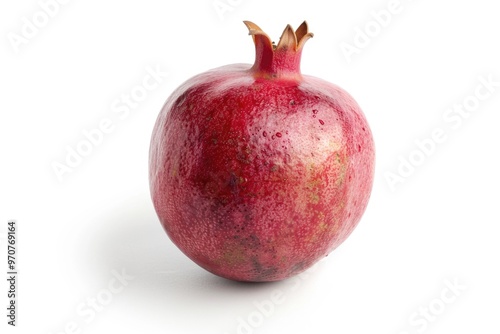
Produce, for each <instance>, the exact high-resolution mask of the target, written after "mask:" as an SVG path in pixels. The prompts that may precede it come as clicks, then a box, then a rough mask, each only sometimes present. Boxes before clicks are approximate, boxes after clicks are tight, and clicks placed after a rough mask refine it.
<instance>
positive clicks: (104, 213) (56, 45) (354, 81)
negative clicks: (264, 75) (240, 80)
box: [0, 0, 500, 334]
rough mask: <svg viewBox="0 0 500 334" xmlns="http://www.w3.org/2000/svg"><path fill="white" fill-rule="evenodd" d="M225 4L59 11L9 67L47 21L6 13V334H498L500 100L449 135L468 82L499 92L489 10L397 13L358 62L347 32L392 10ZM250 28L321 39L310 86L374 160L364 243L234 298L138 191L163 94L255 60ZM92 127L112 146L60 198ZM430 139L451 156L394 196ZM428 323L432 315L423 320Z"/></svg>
mask: <svg viewBox="0 0 500 334" xmlns="http://www.w3.org/2000/svg"><path fill="white" fill-rule="evenodd" d="M61 2H62V1H61ZM221 2H223V3H231V4H233V5H231V6H232V7H231V10H230V11H229V10H228V11H226V12H225V13H223V15H222V16H219V15H218V13H217V11H216V10H215V9H214V7H213V3H214V0H206V1H152V0H149V1H117V0H114V1H96V0H89V1H76V0H74V1H68V3H67V4H64V5H60V8H59V11H58V12H57V13H55V14H54V16H53V17H51V18H50V19H49V20H48V22H47V25H46V26H45V27H43V28H40V29H39V31H38V33H37V34H36V36H33V37H31V38H30V39H28V40H27V43H26V44H22V45H20V46H19V50H18V51H19V52H15V48H14V47H13V46H12V44H11V42H10V41H9V38H8V36H12V35H8V34H9V33H16V34H20V33H21V29H22V26H23V24H24V23H23V19H22V18H23V17H26V18H29V19H30V20H32V16H33V15H36V14H37V13H38V12H40V10H41V7H40V5H39V3H38V2H37V1H26V0H24V1H16V2H13V1H9V2H7V1H4V2H2V4H1V5H0V22H1V24H0V27H1V28H0V29H1V35H2V36H3V37H2V40H1V42H0V54H1V59H2V61H1V63H0V73H1V75H0V89H1V90H0V91H1V92H2V94H1V99H0V115H1V116H0V149H1V151H0V153H1V156H2V158H3V159H2V162H1V164H0V181H1V183H0V186H1V192H0V223H1V227H0V228H1V230H0V232H1V233H2V235H1V236H2V237H5V231H6V223H7V220H8V219H16V220H17V222H18V226H19V228H18V230H19V235H18V236H19V244H18V246H19V254H18V257H19V272H20V277H19V286H18V289H19V299H18V303H19V309H18V326H17V327H16V328H11V327H10V326H7V325H6V317H5V315H4V312H6V311H2V316H1V319H3V320H2V323H1V325H0V326H1V328H2V329H1V332H2V333H43V334H48V333H54V334H55V333H204V334H211V333H221V334H224V333H228V334H234V333H290V334H292V333H318V334H319V333H344V334H348V333H353V334H354V333H356V334H358V333H372V334H376V333H384V334H387V333H394V334H401V333H409V334H414V333H422V332H427V333H486V332H488V333H498V332H499V331H500V324H499V322H498V314H499V313H500V304H499V303H498V300H499V298H500V286H499V282H500V271H499V267H498V263H500V261H499V257H500V243H499V242H498V236H499V232H500V228H499V224H500V214H499V212H498V201H499V199H500V198H499V197H500V196H499V191H498V189H499V188H500V177H499V173H498V171H499V170H500V160H499V159H498V154H499V153H498V152H499V150H498V144H499V143H500V132H499V131H498V125H499V124H500V116H499V111H500V87H498V86H497V87H495V88H494V92H493V93H492V94H490V96H489V97H488V98H485V99H484V101H481V102H480V105H479V107H478V108H477V109H476V110H475V111H474V112H472V113H471V114H470V117H469V118H467V119H465V120H464V121H463V122H462V123H460V124H458V123H456V128H453V127H452V125H453V124H455V123H454V122H455V121H454V122H453V123H450V122H446V121H445V120H444V119H443V115H445V114H446V112H447V109H448V108H452V107H453V106H454V104H457V103H462V102H463V101H464V100H466V101H469V102H471V101H472V102H473V100H472V99H469V97H470V96H471V95H474V93H475V90H476V87H478V85H480V81H479V77H481V76H482V77H484V78H487V77H488V76H492V78H493V80H494V81H495V80H496V82H499V81H500V68H499V66H500V65H499V59H500V44H499V43H498V31H500V21H499V20H498V10H497V9H496V7H495V5H494V4H493V2H492V1H487V0H475V1H471V0H469V1H462V2H456V1H449V0H448V1H439V2H436V1H429V0H420V1H410V0H401V2H400V8H399V12H398V13H397V14H394V15H392V19H391V21H390V22H389V23H388V24H386V26H385V27H382V28H381V29H380V31H379V32H378V35H377V36H374V37H373V38H371V41H370V43H369V45H367V46H366V47H363V48H360V49H359V53H358V54H354V55H353V56H352V59H351V61H350V62H348V61H347V58H346V57H345V56H344V55H343V53H342V51H341V45H342V43H343V42H345V43H351V44H352V43H353V40H354V38H355V36H356V27H358V28H360V29H364V28H365V26H366V25H368V27H372V28H373V29H376V26H375V25H373V24H372V23H370V22H371V21H373V20H374V18H373V16H371V14H370V13H371V11H373V10H374V11H377V12H378V11H380V10H382V9H384V8H388V7H390V6H393V5H392V4H391V1H389V0H387V1H376V2H373V1H367V0H363V1H356V2H352V1H347V0H341V1H335V2H331V3H330V2H325V1H318V0H310V1H307V2H305V3H306V5H304V2H302V1H286V2H285V1H273V2H271V1H263V0H254V1H245V0H239V1H238V0H231V1H229V0H221ZM390 8H392V7H390ZM41 19H43V17H42V18H41ZM244 19H246V20H252V21H254V22H256V23H257V24H259V25H260V26H261V27H263V28H264V30H266V32H268V34H269V35H271V36H272V37H273V38H274V39H275V40H277V39H278V37H279V36H280V34H281V32H282V30H283V29H284V27H285V25H286V24H287V23H291V24H292V25H293V26H294V27H297V26H298V25H299V24H300V23H301V22H302V20H304V19H307V20H308V22H309V24H310V27H311V30H312V31H313V32H314V33H315V37H314V38H313V39H312V40H310V41H309V42H308V43H307V45H306V48H305V51H304V54H303V62H302V70H303V73H307V74H311V75H316V76H319V77H322V78H324V79H326V80H329V81H331V82H335V83H337V84H339V85H340V86H342V87H344V88H345V89H346V90H348V91H349V92H350V93H351V94H352V95H353V96H354V97H355V98H356V99H357V100H358V102H359V103H360V105H361V106H362V108H363V110H364V112H365V114H366V116H367V118H368V120H369V122H370V124H371V127H372V130H373V133H374V136H375V141H376V145H377V170H376V180H375V186H374V189H373V193H372V199H371V202H370V204H369V207H368V209H367V211H366V214H365V215H364V217H363V219H362V221H361V223H360V225H359V226H358V228H357V229H356V231H355V232H354V233H353V234H352V236H351V237H350V238H349V239H348V240H347V241H346V242H345V243H344V244H343V245H342V246H341V247H340V248H339V249H338V250H336V251H335V252H334V253H332V254H331V255H330V256H329V257H328V258H326V259H325V260H324V261H322V262H320V264H318V266H317V267H315V269H316V270H315V271H314V272H312V273H309V275H308V276H307V277H305V276H303V277H301V278H298V279H292V280H288V281H284V282H280V283H274V284H247V285H242V284H238V283H233V282H229V281H226V280H223V279H220V278H218V277H215V276H213V275H211V274H209V273H207V272H205V271H204V270H203V269H200V268H199V267H197V266H196V265H195V264H193V263H192V262H191V261H190V260H188V259H187V258H186V257H185V256H184V255H182V254H181V253H180V252H179V251H178V250H177V249H176V248H175V246H173V245H172V244H171V242H170V241H169V240H168V238H167V236H166V235H165V233H164V232H163V230H162V229H161V227H160V224H159V222H158V219H157V217H156V215H155V212H154V210H153V207H152V204H151V201H150V198H149V189H148V181H147V156H148V147H149V140H150V134H151V130H152V127H153V124H154V121H155V119H156V116H157V114H158V112H159V110H160V108H161V106H162V104H163V102H164V101H165V99H166V98H167V97H168V95H169V94H170V93H171V92H172V90H173V89H174V88H175V87H177V86H178V85H179V84H180V83H181V82H182V81H184V80H186V79H188V78H189V77H191V76H192V75H194V74H197V73H199V72H202V71H205V70H208V69H210V68H213V67H217V66H220V65H224V64H228V63H238V62H246V63H250V62H253V56H254V50H253V44H252V41H251V38H250V37H249V36H247V30H246V28H245V26H244V25H243V23H242V22H241V21H242V20H244ZM42 23H43V22H42ZM373 31H374V32H375V33H376V32H377V31H375V30H373ZM375 33H374V34H375ZM157 67H158V68H159V69H160V70H161V71H165V72H168V75H167V76H166V77H165V78H163V79H162V82H161V84H160V85H159V86H158V87H157V88H155V89H152V90H151V91H148V94H147V96H146V97H145V99H144V101H141V102H140V103H139V104H138V106H137V107H136V108H134V109H131V110H130V113H129V114H128V115H125V114H124V113H123V111H122V112H121V113H118V114H117V113H114V112H113V107H112V105H113V103H116V102H115V100H116V99H118V100H119V99H120V97H121V94H130V92H131V91H132V90H133V89H136V87H137V85H141V84H142V81H143V79H144V78H145V76H146V75H147V74H148V72H147V70H146V69H147V68H150V69H155V68H157ZM149 83H150V84H152V83H153V82H152V81H151V82H149ZM485 92H486V91H485V90H484V89H480V93H485ZM122 106H123V105H122ZM115 107H116V106H115ZM120 116H121V118H120ZM104 119H110V120H111V121H112V122H113V126H114V127H113V128H112V130H111V131H110V133H108V134H106V135H105V136H104V138H103V140H102V143H101V144H100V145H98V146H97V147H95V148H94V149H93V151H92V153H90V154H89V155H88V156H87V157H85V158H84V159H83V161H82V162H81V163H80V164H79V165H78V166H77V167H76V168H74V170H73V171H72V173H68V174H65V175H64V176H63V180H62V181H59V180H58V178H57V176H56V174H55V173H54V171H53V170H52V167H51V164H52V163H53V162H54V161H59V162H64V159H65V155H66V153H67V152H66V147H67V146H70V147H72V148H75V147H76V145H77V144H78V143H79V142H80V141H82V140H83V139H85V137H84V136H83V134H82V131H84V130H87V131H89V130H91V129H94V128H96V127H98V126H99V124H100V122H102V121H103V120H104ZM457 122H458V121H457ZM435 128H440V129H442V133H443V134H444V135H445V136H446V140H445V141H444V143H441V144H438V145H437V147H436V148H435V150H434V152H433V153H432V154H431V156H430V157H428V158H427V159H426V160H425V162H424V163H423V164H422V165H421V166H419V167H418V168H416V170H415V171H414V172H413V174H412V175H411V176H409V177H406V178H405V182H404V183H402V184H398V185H396V187H395V190H394V191H392V190H391V188H390V187H389V185H388V183H387V181H386V179H385V175H386V173H387V172H397V168H398V163H399V160H398V156H403V157H405V158H408V157H409V156H410V154H412V152H414V151H415V150H416V148H417V146H416V144H415V143H414V142H415V140H423V139H424V138H430V137H431V134H432V132H433V130H434V129H435ZM1 242H2V245H1V252H2V253H1V254H2V255H1V256H0V258H1V259H2V260H1V261H2V265H1V267H2V268H5V266H6V264H5V257H6V256H5V248H6V246H5V240H4V239H2V241H1ZM122 270H125V272H126V273H127V275H130V276H133V277H134V279H133V280H130V281H125V284H126V286H123V285H120V284H121V283H120V284H119V283H118V281H115V279H114V275H113V272H121V271H122ZM5 271H6V270H5ZM5 271H4V270H3V272H4V274H5ZM4 274H2V275H4ZM2 277H3V276H2ZM1 281H2V284H0V288H1V290H0V295H1V296H2V300H1V302H0V304H1V305H6V303H7V298H6V291H7V286H6V281H5V280H4V279H2V280H1ZM447 282H448V283H447ZM454 283H457V284H458V285H461V286H463V287H464V288H463V290H459V291H458V292H457V296H455V295H454V294H453V293H452V292H451V290H450V291H448V290H446V289H448V288H447V284H448V285H449V284H454ZM109 284H111V286H112V289H114V291H115V292H116V293H112V294H110V293H109V292H108V291H109V287H108V286H109ZM118 290H119V291H118ZM443 291H444V294H443ZM96 296H97V297H100V298H101V300H102V298H104V302H109V303H108V304H106V305H105V306H104V307H102V311H100V312H97V313H96V314H95V317H93V318H92V315H91V313H92V312H90V311H89V310H91V308H89V306H88V305H87V304H86V303H87V302H89V300H91V299H88V298H94V297H96ZM110 296H111V298H112V300H109V299H106V298H107V297H110ZM445 301H446V302H445ZM256 305H260V308H259V307H258V306H256ZM443 305H444V308H443V309H440V307H441V306H443ZM97 307H99V305H98V306H97ZM262 307H264V309H262ZM429 307H431V311H430V312H431V313H432V312H435V313H441V312H442V313H441V314H439V315H436V316H434V315H432V314H430V315H429V318H428V319H429V320H425V318H424V317H422V316H421V315H420V313H419V312H424V310H425V308H429ZM2 309H4V307H3V306H2ZM99 309H100V308H99ZM415 312H416V313H415ZM411 319H412V320H411ZM430 319H432V321H431V320H430ZM243 322H244V324H243ZM72 326H76V327H74V328H76V329H74V328H73V329H74V330H73V329H72ZM6 328H7V331H5V329H6ZM65 328H67V329H68V330H65Z"/></svg>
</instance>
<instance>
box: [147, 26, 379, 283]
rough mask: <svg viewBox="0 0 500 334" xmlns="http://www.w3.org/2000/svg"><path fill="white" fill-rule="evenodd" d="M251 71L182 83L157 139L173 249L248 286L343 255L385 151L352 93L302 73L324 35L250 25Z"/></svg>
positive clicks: (162, 210) (154, 151)
mask: <svg viewBox="0 0 500 334" xmlns="http://www.w3.org/2000/svg"><path fill="white" fill-rule="evenodd" d="M245 24H246V26H247V27H248V29H249V31H250V35H252V37H253V41H254V43H255V48H256V59H255V63H254V64H253V66H252V65H247V64H233V65H227V66H223V67H220V68H216V69H213V70H210V71H208V72H205V73H202V74H199V75H197V76H195V77H193V78H191V79H189V80H187V81H186V82H185V83H184V84H182V85H181V86H180V87H179V88H177V90H175V91H174V92H173V93H172V95H171V96H170V97H169V98H168V100H167V101H166V103H165V105H164V106H163V108H162V110H161V112H160V114H159V116H158V119H157V121H156V124H155V126H154V130H153V135H152V139H151V148H150V161H149V179H150V189H151V196H152V200H153V203H154V207H155V209H156V212H157V214H158V217H159V219H160V221H161V224H162V225H163V228H164V229H165V231H166V233H167V234H168V236H169V237H170V239H171V240H172V241H173V242H174V244H175V245H177V247H179V248H180V250H181V251H182V252H184V253H185V254H186V255H187V256H188V257H189V258H191V259H192V260H193V261H194V262H196V263H197V264H198V265H200V266H201V267H203V268H205V269H206V270H208V271H210V272H212V273H214V274H216V275H219V276H222V277H225V278H228V279H232V280H237V281H254V282H257V281H276V280H282V279H285V278H287V277H290V276H293V275H296V274H298V273H300V272H302V271H304V270H305V269H307V268H308V267H310V266H312V265H313V264H314V263H315V262H316V261H318V260H319V259H321V258H322V257H324V256H326V255H328V253H329V252H331V251H332V250H334V249H335V248H336V247H338V246H339V245H340V244H341V243H342V242H343V241H344V240H345V239H346V238H347V237H348V236H349V235H350V233H351V232H352V231H353V229H354V228H355V227H356V225H357V224H358V222H359V220H360V219H361V216H362V214H363V212H364V211H365V208H366V206H367V203H368V199H369V197H370V192H371V188H372V182H373V173H374V158H375V152H374V143H373V139H372V134H371V131H370V128H369V126H368V123H367V121H366V119H365V116H364V114H363V112H362V111H361V109H360V107H359V106H358V104H357V103H356V102H355V101H354V100H353V98H352V97H351V96H350V95H349V94H348V93H347V92H345V91H344V90H343V89H341V88H339V87H338V86H336V85H333V84H331V83H329V82H326V81H324V80H321V79H318V78H315V77H312V76H306V75H302V74H301V72H300V58H301V53H302V48H303V47H304V44H305V42H306V41H307V40H308V39H309V38H310V37H312V36H313V34H312V33H310V32H309V31H308V26H307V23H306V22H304V23H302V25H301V26H300V27H299V28H298V29H297V30H296V31H294V30H293V29H292V27H291V26H290V25H288V26H287V27H286V29H285V31H284V32H283V34H282V36H281V38H280V40H279V42H278V44H277V45H276V44H274V43H272V41H271V39H270V38H269V37H268V35H266V34H265V33H264V32H263V31H262V29H261V28H259V27H258V26H257V25H256V24H254V23H252V22H248V21H245Z"/></svg>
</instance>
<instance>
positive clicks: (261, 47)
mask: <svg viewBox="0 0 500 334" xmlns="http://www.w3.org/2000/svg"><path fill="white" fill-rule="evenodd" d="M243 22H244V23H245V25H246V26H247V28H248V30H249V34H250V35H252V37H253V40H254V43H255V50H256V57H255V63H254V66H253V67H252V71H253V72H254V75H255V76H256V77H264V78H267V79H272V78H288V79H294V78H300V57H301V54H302V48H303V46H304V44H305V42H306V41H307V40H308V39H309V38H311V37H313V33H311V32H309V27H308V26H307V22H306V21H304V22H303V23H302V24H301V25H300V26H299V28H298V29H297V30H295V31H294V30H293V28H292V26H291V25H287V26H286V28H285V30H284V31H283V34H282V35H281V37H280V40H279V42H278V44H277V45H276V44H274V43H273V42H272V40H271V38H270V37H269V36H268V35H267V34H266V33H265V32H264V31H263V30H262V29H261V28H260V27H259V26H258V25H256V24H255V23H253V22H250V21H243Z"/></svg>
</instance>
